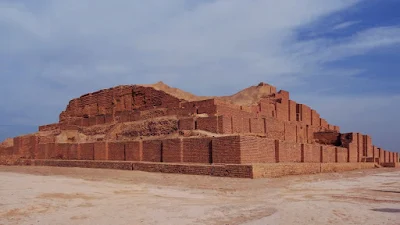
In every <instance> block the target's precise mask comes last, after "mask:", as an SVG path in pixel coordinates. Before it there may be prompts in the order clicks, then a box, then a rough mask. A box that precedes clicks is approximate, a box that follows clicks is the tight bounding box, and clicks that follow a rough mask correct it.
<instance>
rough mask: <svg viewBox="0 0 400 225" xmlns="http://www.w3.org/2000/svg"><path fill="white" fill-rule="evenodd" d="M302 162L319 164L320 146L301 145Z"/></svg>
mask: <svg viewBox="0 0 400 225" xmlns="http://www.w3.org/2000/svg"><path fill="white" fill-rule="evenodd" d="M302 152H303V160H302V161H303V162H306V163H319V162H321V146H320V145H315V144H302Z"/></svg>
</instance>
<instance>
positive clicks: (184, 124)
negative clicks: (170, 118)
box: [179, 117, 195, 130]
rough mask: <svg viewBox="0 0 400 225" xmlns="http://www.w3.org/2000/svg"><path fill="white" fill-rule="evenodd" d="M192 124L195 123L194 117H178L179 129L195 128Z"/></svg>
mask: <svg viewBox="0 0 400 225" xmlns="http://www.w3.org/2000/svg"><path fill="white" fill-rule="evenodd" d="M194 125H195V118H194V117H189V118H181V119H179V129H180V130H194V129H195V127H194Z"/></svg>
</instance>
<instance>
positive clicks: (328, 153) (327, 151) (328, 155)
mask: <svg viewBox="0 0 400 225" xmlns="http://www.w3.org/2000/svg"><path fill="white" fill-rule="evenodd" d="M322 162H324V163H334V162H336V148H335V147H333V146H328V145H323V146H322Z"/></svg>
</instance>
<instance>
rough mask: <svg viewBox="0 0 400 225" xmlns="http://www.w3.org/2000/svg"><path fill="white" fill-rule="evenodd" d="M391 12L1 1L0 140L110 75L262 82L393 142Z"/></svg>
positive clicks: (184, 1) (223, 0) (397, 132)
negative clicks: (288, 92) (286, 91)
mask: <svg viewBox="0 0 400 225" xmlns="http://www.w3.org/2000/svg"><path fill="white" fill-rule="evenodd" d="M398 12H400V1H399V0H323V1H321V0H287V1H272V0H271V1H270V0H219V1H217V0H204V1H201V0H170V1H159V0H147V1H139V0H117V1H108V0H69V1H58V0H37V1H23V0H0V96H1V97H0V104H1V106H2V107H1V108H0V124H1V125H2V126H0V138H1V139H4V138H5V137H7V136H15V135H18V134H22V133H28V132H33V131H35V130H36V126H38V125H42V124H47V123H53V122H56V121H57V120H58V115H59V113H60V112H61V111H62V110H64V109H65V107H66V105H67V103H68V101H69V100H70V99H71V98H74V97H79V96H80V95H82V94H84V93H88V92H92V91H95V90H98V89H101V88H107V87H111V86H115V85H118V84H136V83H153V82H157V81H160V80H162V81H164V82H165V83H167V84H169V85H171V86H175V87H178V88H181V89H184V90H187V91H190V92H193V93H195V94H198V95H229V94H233V93H235V92H237V91H238V90H240V89H243V88H245V87H248V86H250V85H255V84H257V83H259V82H261V81H264V82H267V83H270V84H272V85H275V86H277V87H278V88H279V89H284V90H288V91H290V93H291V97H292V99H294V100H296V101H298V102H301V103H305V104H308V105H310V106H311V107H312V108H314V109H316V110H318V111H319V112H320V114H321V115H322V116H323V117H325V118H326V119H327V120H328V121H329V122H330V123H333V124H336V125H339V126H341V128H342V131H345V132H349V131H357V132H362V133H365V134H370V135H372V137H373V143H374V144H376V145H378V146H382V147H383V148H386V149H388V150H394V151H398V146H400V139H399V138H398V137H399V136H400V129H398V127H399V126H400V119H399V116H398V115H399V114H398V111H399V110H400V76H399V75H398V71H399V70H400V65H399V63H398V62H399V61H400V13H398Z"/></svg>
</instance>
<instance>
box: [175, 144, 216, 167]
mask: <svg viewBox="0 0 400 225" xmlns="http://www.w3.org/2000/svg"><path fill="white" fill-rule="evenodd" d="M213 153H214V152H213V148H212V139H211V138H185V139H183V162H188V163H213Z"/></svg>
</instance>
